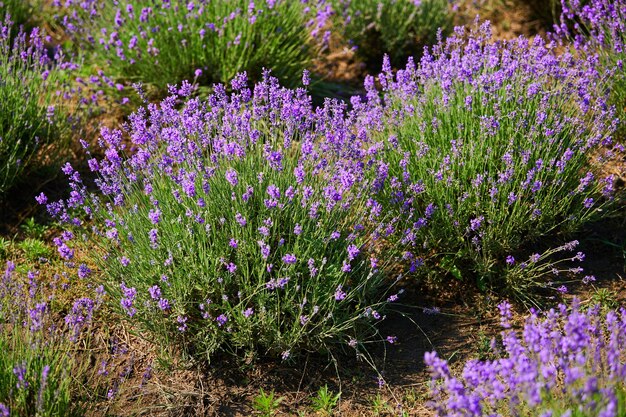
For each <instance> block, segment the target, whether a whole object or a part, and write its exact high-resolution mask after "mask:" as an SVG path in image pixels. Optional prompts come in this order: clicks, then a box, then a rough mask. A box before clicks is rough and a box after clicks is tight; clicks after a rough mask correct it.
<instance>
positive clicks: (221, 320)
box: [215, 314, 228, 327]
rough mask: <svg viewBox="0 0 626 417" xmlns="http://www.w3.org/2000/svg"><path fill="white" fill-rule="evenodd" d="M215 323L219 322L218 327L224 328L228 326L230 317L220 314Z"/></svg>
mask: <svg viewBox="0 0 626 417" xmlns="http://www.w3.org/2000/svg"><path fill="white" fill-rule="evenodd" d="M215 321H217V325H218V326H219V327H222V326H224V325H225V324H226V322H228V317H227V316H226V315H225V314H220V315H219V316H217V318H216V319H215Z"/></svg>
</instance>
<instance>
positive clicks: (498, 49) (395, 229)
mask: <svg viewBox="0 0 626 417" xmlns="http://www.w3.org/2000/svg"><path fill="white" fill-rule="evenodd" d="M465 38H467V39H466V40H464V39H465ZM380 83H381V84H382V86H383V89H384V90H385V94H384V100H381V99H380V97H379V96H378V93H377V91H376V90H374V83H373V79H369V80H368V81H366V84H367V87H368V89H369V93H368V101H367V102H363V103H357V107H359V108H360V109H361V110H360V111H361V113H362V115H361V116H360V120H361V121H360V122H359V123H361V124H362V125H363V126H365V127H367V128H368V129H369V130H370V131H371V132H372V133H371V134H370V136H371V138H370V140H371V141H372V142H373V143H375V144H377V145H376V146H377V149H384V151H379V152H378V155H380V156H379V157H378V159H379V163H378V165H377V168H376V169H375V170H374V173H375V179H374V182H373V184H374V186H373V195H372V202H371V203H370V205H371V206H372V207H374V208H376V210H377V211H378V212H387V213H389V212H393V213H395V217H394V218H393V219H392V220H391V221H390V222H388V223H387V225H386V226H385V227H382V228H381V229H380V233H381V234H383V235H385V236H389V237H390V238H391V239H392V240H393V241H394V245H396V247H397V248H398V249H399V250H402V251H404V254H403V256H404V258H405V259H407V261H409V262H410V265H411V269H412V270H417V268H418V267H419V266H421V265H424V264H425V268H422V269H423V270H426V271H429V272H430V271H433V270H437V271H439V273H441V272H444V273H447V274H449V275H452V276H455V277H456V278H463V277H468V276H472V275H473V276H475V277H476V278H477V279H478V282H479V284H480V285H481V286H487V285H489V286H496V287H505V289H507V290H512V291H514V292H516V293H517V294H524V293H526V292H527V290H528V289H529V288H530V287H532V286H533V285H538V284H540V283H539V282H537V281H536V280H533V277H535V275H533V274H531V275H530V277H529V278H530V279H528V280H509V279H507V278H506V275H504V279H503V273H502V270H503V268H507V265H509V266H510V265H519V266H518V267H516V272H520V269H523V268H524V267H525V266H527V265H528V263H527V262H526V263H523V264H522V263H519V264H518V263H516V262H515V259H514V257H515V256H518V257H522V256H524V252H523V250H522V249H523V248H524V246H525V245H526V244H527V243H530V242H533V241H534V240H536V239H537V238H539V237H541V236H544V235H545V234H547V233H549V232H552V233H554V232H556V233H559V232H564V231H569V230H573V229H575V228H576V227H578V226H579V225H580V224H582V223H583V222H585V221H588V220H589V219H592V218H594V216H595V215H597V214H598V213H600V212H601V211H602V209H603V207H604V206H605V204H607V203H608V202H610V200H611V198H612V192H613V181H614V179H613V177H612V176H606V175H603V174H602V173H601V171H600V170H599V169H598V168H599V166H601V164H602V163H603V162H605V161H607V160H610V159H611V158H617V157H620V155H623V148H621V147H619V146H617V147H613V145H612V139H611V133H612V131H613V128H614V120H613V117H612V113H611V111H610V109H609V108H608V107H607V106H606V104H605V102H604V101H603V99H602V97H603V96H602V94H600V93H599V91H598V90H600V91H601V88H602V85H601V79H600V78H599V76H598V74H597V71H596V68H595V66H594V64H593V62H588V61H585V60H581V59H577V58H575V57H573V56H572V55H569V54H563V55H556V54H554V51H553V45H550V44H548V45H546V44H544V42H543V41H542V40H541V39H540V38H536V39H535V40H534V41H532V42H531V41H529V40H527V39H524V38H520V39H518V40H515V41H511V42H503V43H493V42H492V41H491V34H490V28H489V25H488V23H486V24H484V25H483V26H482V27H481V28H480V29H479V30H478V29H475V30H472V32H471V33H470V34H469V36H467V35H466V34H464V33H463V29H458V30H457V33H456V35H455V36H452V37H450V38H448V39H447V40H446V41H445V42H441V43H439V44H438V45H436V46H435V47H434V48H433V52H432V54H431V53H427V54H426V55H425V56H424V57H423V59H422V60H421V64H420V66H419V67H415V65H413V63H412V62H410V63H409V65H408V66H407V68H406V69H405V70H403V71H399V72H398V74H397V77H396V78H394V77H393V76H392V74H391V72H390V69H389V65H388V63H387V65H386V70H385V72H384V73H383V74H381V75H380ZM376 132H378V133H376ZM394 236H395V237H394ZM534 258H536V259H539V258H540V256H539V255H537V256H534Z"/></svg>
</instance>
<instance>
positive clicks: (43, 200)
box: [35, 193, 48, 205]
mask: <svg viewBox="0 0 626 417" xmlns="http://www.w3.org/2000/svg"><path fill="white" fill-rule="evenodd" d="M35 200H37V203H39V204H41V205H44V204H46V203H47V202H48V197H46V195H45V194H44V193H40V194H39V195H38V196H37V197H35Z"/></svg>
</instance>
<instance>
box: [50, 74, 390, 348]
mask: <svg viewBox="0 0 626 417" xmlns="http://www.w3.org/2000/svg"><path fill="white" fill-rule="evenodd" d="M305 75H306V74H305ZM306 81H307V80H306V79H305V82H306ZM190 88H191V86H190V84H188V83H184V84H183V86H182V87H181V88H179V89H178V88H172V89H171V91H172V93H174V95H172V96H170V97H168V98H167V99H165V100H164V101H162V102H161V103H160V104H159V105H154V104H150V105H148V106H147V108H141V109H140V110H139V111H138V112H137V113H135V114H134V115H132V116H131V117H130V121H129V124H128V126H127V128H126V129H125V130H126V132H125V133H126V134H124V133H123V132H121V131H109V130H103V132H102V139H101V146H102V147H103V151H104V154H105V158H104V159H102V160H98V159H96V158H93V159H90V160H89V166H90V167H91V169H92V170H93V171H95V172H97V173H98V174H99V176H100V178H99V179H98V181H97V182H96V184H97V187H98V188H99V194H91V193H88V192H87V191H86V187H85V185H84V184H83V183H82V181H81V178H80V175H79V174H78V173H77V172H76V171H74V170H73V169H72V167H71V166H70V165H69V164H68V165H66V166H65V167H64V171H65V173H66V174H67V175H68V176H69V178H70V182H71V186H72V190H73V191H72V193H71V195H70V198H69V199H67V200H65V201H61V202H54V203H50V204H48V210H49V212H50V213H51V214H52V215H54V216H56V217H58V218H60V219H61V220H62V221H66V222H69V223H71V224H72V223H73V224H75V225H81V224H82V222H81V221H80V220H79V219H77V218H75V217H73V216H74V215H73V214H72V213H76V210H78V211H79V212H80V211H83V212H84V213H85V214H86V215H88V216H89V218H90V221H89V223H88V224H89V225H90V226H91V225H93V233H90V231H89V230H88V229H85V228H78V229H77V230H76V231H75V232H74V233H73V234H72V233H69V232H68V233H66V234H64V236H63V237H61V238H58V239H57V240H56V244H57V246H58V249H59V252H60V253H61V255H62V256H64V257H65V258H72V257H73V249H72V248H71V245H72V244H71V241H72V239H73V237H74V235H77V236H80V235H81V234H83V235H84V237H85V239H88V242H89V243H88V244H89V245H90V246H92V247H96V248H99V249H101V250H102V252H103V253H105V255H104V257H103V258H102V259H101V262H100V265H101V268H102V273H103V274H104V275H105V276H106V286H107V293H109V295H111V296H112V298H113V299H114V300H116V303H117V305H118V307H119V308H120V311H121V312H122V313H123V314H124V315H126V316H127V317H128V318H129V319H132V320H134V321H135V322H137V323H139V324H140V325H141V326H142V328H143V329H147V330H149V331H151V332H152V334H153V335H156V336H157V337H159V338H160V340H162V341H165V342H166V343H167V344H168V345H169V344H170V343H180V344H182V346H183V347H185V348H186V349H187V351H188V352H189V353H191V354H193V355H195V356H197V357H205V358H212V357H214V355H215V354H216V353H219V352H222V353H223V352H229V353H232V354H235V355H236V356H239V357H242V358H243V357H250V356H254V355H256V354H261V355H264V354H268V355H270V356H279V357H282V358H283V359H287V358H289V357H290V356H296V355H297V354H299V353H302V352H307V351H325V350H327V349H329V348H331V347H332V346H333V345H335V344H344V345H345V344H347V345H350V346H353V347H357V344H359V345H360V343H361V342H363V341H364V340H365V338H367V337H368V336H371V335H372V333H375V330H374V328H373V324H374V323H375V322H377V321H378V320H380V319H381V312H380V311H381V309H383V308H384V305H385V303H386V301H385V298H384V295H385V291H384V290H385V287H384V286H385V285H386V284H385V281H384V276H383V274H382V273H381V272H380V271H379V268H381V265H379V261H378V260H377V259H375V258H373V257H368V255H367V248H368V245H369V243H370V235H369V232H368V230H369V229H368V228H367V226H368V225H367V224H365V223H362V222H361V218H360V217H359V213H360V212H362V210H363V208H362V205H363V204H364V198H363V196H361V195H360V194H359V190H360V189H361V187H362V184H361V181H362V180H363V179H362V178H359V175H360V170H359V167H358V166H353V165H352V164H351V163H350V162H349V160H343V159H341V158H340V156H341V155H342V154H343V153H348V152H358V146H353V145H351V144H352V142H350V141H347V140H345V136H346V135H348V134H349V131H347V130H346V129H347V128H346V127H343V125H344V124H345V123H344V122H343V116H344V114H343V113H344V107H345V106H344V105H342V104H340V103H339V102H331V101H329V102H328V103H327V104H326V106H325V107H324V108H323V109H319V110H318V111H316V112H314V111H313V109H312V106H311V102H310V98H309V96H308V95H307V92H306V90H305V89H303V88H300V89H297V90H289V89H285V88H282V87H279V85H278V83H277V80H276V79H275V78H272V77H270V76H269V75H268V74H266V76H265V78H264V80H263V81H262V82H261V83H259V84H257V85H255V87H254V89H253V90H251V89H249V88H248V87H247V86H246V78H245V74H241V75H239V76H238V77H237V78H235V79H234V80H233V82H232V90H233V93H232V94H230V95H229V94H226V89H225V87H224V86H216V87H215V93H213V94H212V95H211V96H209V98H208V100H207V101H206V102H205V101H201V100H200V99H198V98H195V99H191V100H189V101H187V102H186V103H185V104H184V105H183V106H182V109H181V110H177V109H178V107H179V104H180V103H179V100H180V99H181V98H182V97H183V96H185V95H187V94H189V93H190V91H189V89H190ZM125 137H126V138H127V139H128V140H129V141H130V143H131V144H132V145H131V149H132V153H127V152H126V151H125V146H124V143H125V140H124V138H125ZM39 201H40V202H41V203H45V202H46V198H45V196H40V197H39ZM91 236H92V237H91ZM78 273H79V275H80V274H81V270H80V269H79V271H78ZM395 298H396V297H392V298H391V299H392V300H393V299H395Z"/></svg>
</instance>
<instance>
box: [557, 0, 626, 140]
mask: <svg viewBox="0 0 626 417" xmlns="http://www.w3.org/2000/svg"><path fill="white" fill-rule="evenodd" d="M561 3H562V4H561V6H562V8H563V13H562V14H561V23H560V25H558V26H555V31H556V34H557V35H558V36H561V37H562V38H566V39H568V40H569V39H572V40H573V42H574V47H575V48H576V49H577V50H578V51H579V52H581V53H583V54H585V55H591V56H595V55H596V54H597V55H598V57H599V59H600V66H599V70H600V71H601V72H602V74H603V75H604V76H605V77H606V78H607V79H608V80H609V82H610V84H611V85H610V89H609V91H610V94H611V101H610V103H611V104H613V105H615V107H616V109H617V115H618V117H619V119H620V121H621V122H622V125H623V123H624V120H626V71H625V70H624V60H625V59H626V51H625V50H624V47H625V43H626V2H625V1H623V0H617V1H611V0H592V1H588V2H586V1H570V0H561ZM624 132H625V131H624V129H621V133H622V134H623V133H624Z"/></svg>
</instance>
